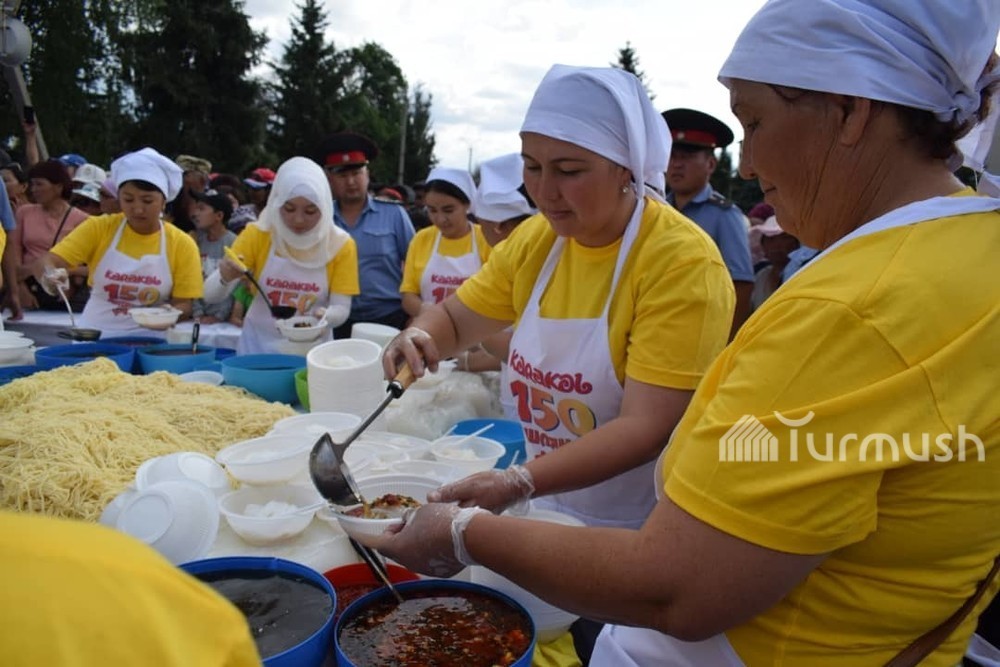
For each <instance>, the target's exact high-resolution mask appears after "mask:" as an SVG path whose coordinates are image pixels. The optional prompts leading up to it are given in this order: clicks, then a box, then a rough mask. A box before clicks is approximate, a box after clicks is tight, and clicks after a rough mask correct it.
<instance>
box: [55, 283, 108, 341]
mask: <svg viewBox="0 0 1000 667" xmlns="http://www.w3.org/2000/svg"><path fill="white" fill-rule="evenodd" d="M56 290H57V291H58V292H59V296H61V297H62V300H63V303H65V304H66V311H67V312H68V313H69V326H70V329H69V331H68V332H67V331H60V332H59V333H58V334H56V335H58V336H59V337H60V338H69V339H70V340H76V341H94V340H97V339H99V338H100V337H101V330H100V329H86V328H83V329H81V328H79V327H77V326H76V318H75V317H74V316H73V306H71V305H70V303H69V298H68V297H67V296H66V291H65V290H63V288H62V285H60V284H58V283H57V284H56Z"/></svg>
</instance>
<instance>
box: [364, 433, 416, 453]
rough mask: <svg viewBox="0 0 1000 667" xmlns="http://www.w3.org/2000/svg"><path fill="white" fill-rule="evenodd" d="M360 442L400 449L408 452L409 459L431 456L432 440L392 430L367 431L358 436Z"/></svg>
mask: <svg viewBox="0 0 1000 667" xmlns="http://www.w3.org/2000/svg"><path fill="white" fill-rule="evenodd" d="M358 442H359V443H364V444H366V445H377V446H382V447H392V448H394V449H400V450H402V451H404V452H406V457H407V458H409V459H422V458H430V448H431V441H430V440H426V439H424V438H418V437H417V436H415V435H406V434H403V433H392V432H390V431H365V432H364V433H362V434H361V437H359V438H358Z"/></svg>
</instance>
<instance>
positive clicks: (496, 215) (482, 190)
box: [476, 153, 537, 222]
mask: <svg viewBox="0 0 1000 667" xmlns="http://www.w3.org/2000/svg"><path fill="white" fill-rule="evenodd" d="M522 185H524V160H523V159H521V156H520V155H518V154H517V153H510V154H508V155H501V156H500V157H495V158H493V159H492V160H487V161H486V162H483V163H481V164H480V165H479V189H478V190H477V191H476V217H477V218H481V219H483V220H489V221H491V222H503V221H504V220H510V219H511V218H516V217H519V216H522V215H534V214H535V213H537V211H536V210H535V209H534V208H532V207H531V204H529V203H528V200H527V199H526V198H525V196H524V195H523V194H521V192H520V191H519V188H520V187H521V186H522Z"/></svg>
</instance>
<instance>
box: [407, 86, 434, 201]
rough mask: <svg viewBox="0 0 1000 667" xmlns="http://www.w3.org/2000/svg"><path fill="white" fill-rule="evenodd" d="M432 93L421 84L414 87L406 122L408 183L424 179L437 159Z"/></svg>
mask: <svg viewBox="0 0 1000 667" xmlns="http://www.w3.org/2000/svg"><path fill="white" fill-rule="evenodd" d="M431 100H432V95H431V94H430V93H425V92H424V89H423V87H421V86H420V84H417V86H416V87H415V88H414V89H413V99H412V100H411V101H410V111H409V115H408V118H407V122H406V158H405V160H404V163H403V180H404V182H406V183H416V182H417V181H422V180H424V179H425V178H426V177H427V174H429V173H430V171H431V169H432V168H433V167H434V165H436V164H437V160H436V159H435V158H434V144H435V143H436V141H435V139H434V134H433V133H432V132H431Z"/></svg>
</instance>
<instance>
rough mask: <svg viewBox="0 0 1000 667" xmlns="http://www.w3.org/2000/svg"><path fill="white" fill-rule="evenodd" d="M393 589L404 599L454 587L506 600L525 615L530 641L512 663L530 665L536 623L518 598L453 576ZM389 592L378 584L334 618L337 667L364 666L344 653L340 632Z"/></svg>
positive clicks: (515, 666)
mask: <svg viewBox="0 0 1000 667" xmlns="http://www.w3.org/2000/svg"><path fill="white" fill-rule="evenodd" d="M396 589H397V590H398V591H399V592H400V594H401V595H402V596H403V598H404V599H405V598H406V596H407V593H410V594H412V593H416V592H419V591H435V590H440V591H441V592H442V593H445V594H446V593H448V592H455V591H475V592H477V593H480V594H482V595H488V596H490V597H492V598H494V599H497V600H500V601H502V602H503V603H505V604H506V605H507V606H508V607H510V608H512V609H514V610H516V611H518V612H519V613H521V614H522V615H523V616H524V625H525V630H526V632H528V633H530V636H531V641H530V642H529V644H528V647H527V648H526V649H525V651H524V653H522V654H521V655H519V656H517V658H516V659H515V661H514V662H512V663H511V666H512V667H530V665H531V659H532V657H533V655H534V652H535V626H534V622H533V621H532V620H531V615H530V614H529V613H528V612H527V610H525V608H524V607H523V606H521V604H520V603H518V602H517V600H514V599H513V598H511V597H510V596H509V595H505V594H504V593H501V592H499V591H495V590H493V589H492V588H487V587H486V586H482V585H480V584H472V583H469V582H467V581H458V580H454V579H421V580H420V581H406V582H403V583H401V584H399V585H398V586H396ZM390 595H392V594H391V593H390V592H389V590H388V589H386V588H381V589H379V590H377V591H374V592H372V593H369V594H368V595H365V596H364V597H362V598H359V599H357V600H355V601H354V602H353V603H351V604H350V605H349V606H348V607H347V609H345V610H344V613H343V614H341V615H340V618H339V619H337V625H336V627H335V629H334V646H335V650H336V653H337V665H339V667H365V666H364V665H359V664H357V663H354V662H352V661H351V660H350V659H349V658H348V657H347V655H346V654H345V653H344V651H343V649H342V648H341V644H340V636H341V632H342V631H343V629H344V626H345V624H347V623H349V622H350V621H351V619H352V618H354V617H355V616H357V615H358V614H359V613H360V612H362V611H363V610H365V609H367V608H368V607H369V606H371V605H372V604H374V603H376V602H379V601H382V600H384V599H386V598H388V597H389V596H390Z"/></svg>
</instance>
